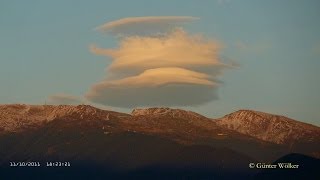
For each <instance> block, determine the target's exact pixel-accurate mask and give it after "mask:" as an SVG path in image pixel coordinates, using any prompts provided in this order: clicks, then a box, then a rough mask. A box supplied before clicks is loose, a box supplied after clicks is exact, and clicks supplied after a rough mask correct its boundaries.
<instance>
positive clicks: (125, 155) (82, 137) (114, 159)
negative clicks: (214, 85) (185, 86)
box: [0, 104, 320, 179]
mask: <svg viewBox="0 0 320 180" xmlns="http://www.w3.org/2000/svg"><path fill="white" fill-rule="evenodd" d="M319 140H320V139H319V127H316V126H312V125H309V124H305V123H301V122H298V121H295V120H292V119H288V118H285V117H282V116H275V115H271V114H267V113H261V112H256V111H247V110H242V111H238V112H235V113H232V114H230V115H227V116H225V117H223V118H220V119H218V120H212V119H210V118H207V117H205V116H202V115H200V114H197V113H194V112H191V111H185V110H181V109H170V108H146V109H134V110H133V111H132V113H131V114H125V113H119V112H113V111H107V110H101V109H97V108H95V107H92V106H89V105H78V106H71V105H59V106H52V105H23V104H13V105H0V166H2V165H5V164H8V162H10V161H38V160H39V161H48V160H52V161H72V162H76V164H78V166H76V167H75V171H77V172H78V168H79V166H81V168H85V169H88V168H89V169H90V167H88V166H89V165H90V166H91V165H93V166H91V167H95V168H94V169H100V170H101V173H103V174H104V175H103V176H105V175H106V174H109V175H110V173H111V174H112V173H115V172H118V173H119V172H121V173H120V174H126V173H127V172H130V174H131V173H132V172H133V174H135V173H137V172H141V173H143V174H145V172H148V173H150V171H151V172H157V173H158V175H159V174H162V175H165V174H166V173H169V174H170V170H172V169H175V170H176V171H179V172H184V173H182V174H183V177H185V178H188V177H190V176H191V175H190V173H187V174H185V172H192V170H195V172H194V173H195V174H193V175H196V176H195V177H198V175H203V174H206V173H207V175H208V177H220V176H221V177H228V176H229V175H230V172H233V173H236V174H237V176H239V177H240V176H243V178H246V179H247V178H248V177H249V176H251V175H250V173H252V172H254V171H253V170H250V171H248V169H247V164H248V163H249V162H253V161H258V162H273V161H275V160H276V159H278V158H279V157H281V156H284V155H286V154H289V153H302V154H305V155H311V156H313V157H318V154H319V152H320V147H319V144H320V143H318V142H319ZM88 164H89V165H88ZM114 168H115V169H114ZM163 168H164V169H163ZM166 168H169V170H168V169H166ZM0 169H1V168H0ZM106 169H107V170H106ZM155 169H156V171H155ZM11 171H12V169H7V170H5V172H11ZM45 171H47V169H45ZM148 173H147V174H148ZM199 173H200V174H199ZM9 174H10V173H9ZM138 174H139V173H138ZM118 175H119V174H117V175H116V177H118ZM189 175H190V176H189ZM89 176H90V175H89ZM97 177H98V176H97ZM179 177H182V176H179ZM73 178H74V177H73ZM130 178H131V177H130ZM150 178H151V177H150Z"/></svg>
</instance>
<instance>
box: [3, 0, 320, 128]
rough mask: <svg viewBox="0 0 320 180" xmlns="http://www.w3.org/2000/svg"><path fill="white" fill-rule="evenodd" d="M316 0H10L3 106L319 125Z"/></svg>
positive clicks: (319, 37) (318, 5) (319, 30)
mask: <svg viewBox="0 0 320 180" xmlns="http://www.w3.org/2000/svg"><path fill="white" fill-rule="evenodd" d="M319 9H320V2H319V1H317V0H307V1H300V0H282V1H277V0H269V1H262V0H261V1H260V0H258V1H256V0H242V1H236V0H202V1H195V0H161V1H155V0H136V1H123V0H113V1H111V0H109V1H108V0H104V1H102V0H101V1H98V0H92V1H82V0H78V1H71V0H68V1H65V0H56V1H40V0H31V1H28V2H23V1H16V0H1V1H0V103H1V104H9V103H26V104H44V103H47V102H50V103H56V104H59V103H60V104H67V103H89V104H93V105H96V106H98V107H102V108H107V109H110V110H116V111H123V112H130V111H131V110H132V109H133V108H134V107H139V106H141V107H149V106H169V107H172V108H183V109H187V110H192V111H195V112H198V113H201V114H204V115H206V116H208V117H212V118H218V117H221V116H223V115H225V114H228V113H231V112H234V111H236V110H239V109H252V110H257V111H263V112H268V113H273V114H280V115H284V116H287V117H290V118H293V119H296V120H299V121H303V122H307V123H312V124H315V125H318V126H320V115H319V113H318V111H319V110H320V95H319V92H320V83H319V82H320V81H319V80H318V78H319V77H320V71H319V70H320V34H319V33H320V21H319V18H320V11H319Z"/></svg>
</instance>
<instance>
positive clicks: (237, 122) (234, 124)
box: [216, 110, 320, 157]
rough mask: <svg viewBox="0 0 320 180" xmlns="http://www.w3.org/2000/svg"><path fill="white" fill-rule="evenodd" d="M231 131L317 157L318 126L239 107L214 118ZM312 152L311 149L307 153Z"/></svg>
mask: <svg viewBox="0 0 320 180" xmlns="http://www.w3.org/2000/svg"><path fill="white" fill-rule="evenodd" d="M216 123H217V124H218V125H219V126H221V127H225V128H228V129H230V130H235V131H237V132H239V133H242V134H246V135H248V136H252V137H255V138H257V139H261V140H264V141H268V142H272V143H276V144H281V145H285V146H288V147H289V148H290V149H295V150H297V149H299V150H300V151H305V152H306V151H308V150H311V151H312V155H313V156H316V157H320V128H319V127H317V126H314V125H311V124H307V123H302V122H299V121H296V120H293V119H290V118H287V117H284V116H279V115H273V114H268V113H263V112H258V111H252V110H239V111H236V112H234V113H231V114H228V115H226V116H224V117H222V118H220V119H217V120H216ZM310 153H311V152H310Z"/></svg>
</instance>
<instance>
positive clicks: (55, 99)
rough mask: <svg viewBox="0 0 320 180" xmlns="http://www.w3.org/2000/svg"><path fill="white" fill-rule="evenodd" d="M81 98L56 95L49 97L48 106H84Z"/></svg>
mask: <svg viewBox="0 0 320 180" xmlns="http://www.w3.org/2000/svg"><path fill="white" fill-rule="evenodd" d="M82 103H83V100H82V98H81V97H77V96H73V95H69V94H63V93H61V94H55V95H51V96H49V97H48V104H57V105H60V104H63V105H77V104H82Z"/></svg>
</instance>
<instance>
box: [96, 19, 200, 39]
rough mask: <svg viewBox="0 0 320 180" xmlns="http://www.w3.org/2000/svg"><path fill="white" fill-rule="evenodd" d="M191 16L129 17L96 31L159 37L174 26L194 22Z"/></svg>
mask: <svg viewBox="0 0 320 180" xmlns="http://www.w3.org/2000/svg"><path fill="white" fill-rule="evenodd" d="M196 19H198V18H196V17H191V16H145V17H129V18H123V19H119V20H115V21H112V22H108V23H105V24H103V25H101V26H98V27H97V28H96V30H98V31H100V32H104V33H111V34H113V35H117V36H128V35H140V36H141V35H149V36H150V35H159V34H162V33H165V32H167V31H168V30H170V29H172V28H173V27H176V26H182V25H184V24H185V23H188V22H191V21H194V20H196Z"/></svg>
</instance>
